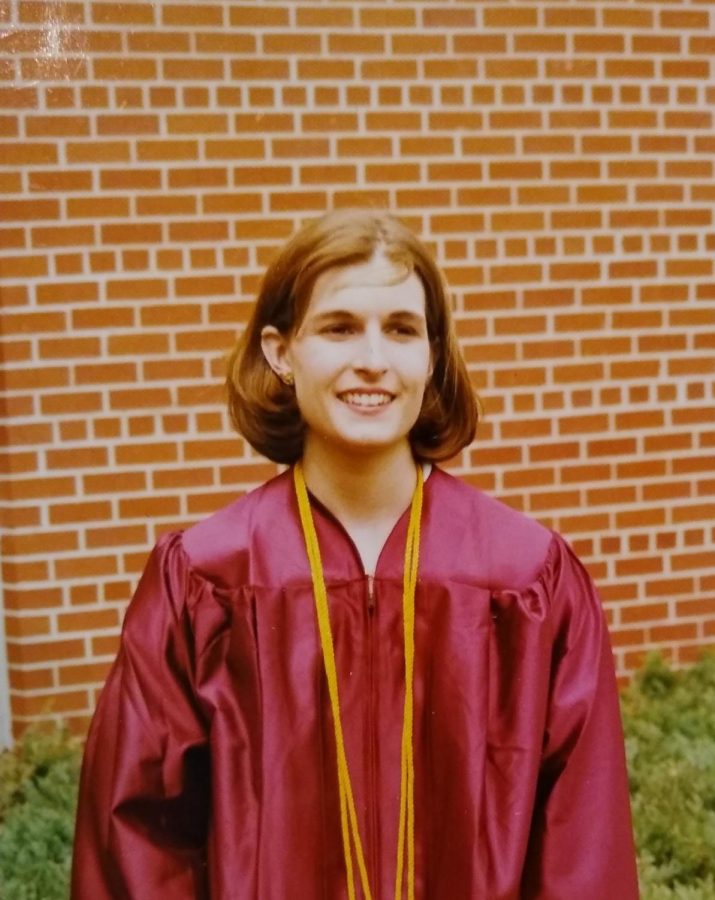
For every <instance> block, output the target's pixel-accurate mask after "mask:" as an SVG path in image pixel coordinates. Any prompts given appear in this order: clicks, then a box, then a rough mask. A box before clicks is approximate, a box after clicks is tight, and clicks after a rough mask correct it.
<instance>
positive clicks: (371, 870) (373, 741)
mask: <svg viewBox="0 0 715 900" xmlns="http://www.w3.org/2000/svg"><path fill="white" fill-rule="evenodd" d="M376 627H377V623H376V622H375V577H374V575H369V574H368V575H367V639H368V796H367V804H368V806H367V810H368V817H367V818H368V828H369V833H368V847H369V848H370V849H369V854H370V863H369V867H368V877H369V880H370V885H371V887H372V895H373V900H379V898H380V873H379V865H378V803H377V790H378V788H377V723H376V712H375V707H376V696H375V695H376V691H377V678H376V675H375V629H376Z"/></svg>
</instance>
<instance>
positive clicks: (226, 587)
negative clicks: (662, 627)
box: [72, 469, 638, 900]
mask: <svg viewBox="0 0 715 900" xmlns="http://www.w3.org/2000/svg"><path fill="white" fill-rule="evenodd" d="M311 503H312V506H313V516H314V519H315V525H316V529H317V533H318V539H319V542H320V547H321V552H322V557H323V566H324V571H325V580H326V585H327V589H328V595H329V609H330V619H331V626H332V633H333V640H334V644H335V655H336V662H337V670H338V679H339V689H340V698H341V707H342V716H343V729H344V734H345V743H346V752H347V756H348V763H349V767H350V774H351V778H352V784H353V790H354V793H355V803H356V807H357V814H358V818H359V825H360V833H361V836H362V842H363V847H364V850H365V855H366V863H367V867H368V872H369V877H370V884H371V888H372V892H373V897H374V898H375V900H392V898H393V893H394V878H395V858H396V846H397V825H398V812H399V809H398V807H399V796H400V740H401V729H402V712H403V702H404V644H403V631H402V570H403V560H404V547H405V538H406V531H407V524H408V518H409V511H406V512H405V514H404V515H403V516H402V517H401V518H400V520H399V521H398V522H397V523H396V525H395V527H394V529H393V531H392V533H391V535H390V536H389V538H388V540H387V542H386V544H385V546H384V548H383V550H382V552H381V555H380V558H379V560H378V563H377V567H376V571H375V573H374V577H373V576H367V575H366V574H365V572H364V571H363V569H362V565H361V562H360V558H359V555H358V553H357V551H356V548H355V546H354V544H353V543H352V541H351V540H350V538H349V536H348V535H347V533H346V532H345V530H344V529H343V528H342V526H341V525H340V523H339V522H338V521H337V520H336V519H335V518H334V517H332V516H331V514H330V513H329V512H328V511H327V510H326V509H325V508H323V507H322V506H321V505H320V504H319V503H318V502H317V501H316V500H315V499H311ZM415 604H416V621H415V679H414V760H415V820H416V835H415V843H416V865H415V871H416V895H417V897H418V898H428V900H475V898H483V900H517V898H539V900H573V898H574V897H578V898H579V900H603V898H604V897H609V896H610V897H617V898H618V900H631V898H637V897H638V889H637V882H636V874H635V862H634V860H635V854H634V849H633V841H632V832H631V821H630V810H629V800H628V785H627V778H626V770H625V763H624V749H623V739H622V732H621V723H620V718H619V709H618V702H617V693H616V683H615V676H614V670H613V661H612V656H611V651H610V647H609V641H608V636H607V631H606V627H605V624H604V619H603V614H602V610H601V607H600V603H599V600H598V597H597V595H596V593H595V590H594V587H593V585H592V583H591V580H590V579H589V577H588V575H587V573H586V572H585V570H584V569H583V567H582V566H581V564H580V563H579V561H578V560H577V559H576V558H575V556H574V555H573V553H572V551H571V550H570V549H569V547H568V545H567V544H566V543H565V541H564V540H563V539H562V538H561V537H559V536H558V535H557V534H555V533H552V532H550V531H549V530H547V529H546V528H544V527H542V526H541V525H539V524H537V523H535V522H534V521H532V520H530V519H528V518H526V517H525V516H523V515H521V514H520V513H518V512H515V511H514V510H512V509H510V508H508V507H507V506H505V505H503V504H501V503H499V502H497V501H496V500H493V499H491V498H489V497H487V496H486V495H484V494H483V493H481V492H479V491H477V490H475V489H473V488H471V487H469V486H467V485H466V484H464V483H462V482H460V481H458V480H457V479H455V478H453V477H451V476H450V475H448V474H447V473H445V472H443V471H441V470H440V469H433V470H432V473H431V474H430V476H429V477H428V478H427V480H426V482H425V492H424V506H423V519H422V539H421V551H420V566H419V580H418V585H417V590H416V600H415ZM357 891H358V896H359V897H361V896H362V895H361V892H360V888H359V885H358V886H357ZM72 897H73V898H74V900H104V898H116V900H119V898H122V900H124V898H131V900H159V898H161V900H167V898H171V900H185V898H186V900H188V898H206V897H210V898H214V900H229V898H230V900H287V898H290V900H344V898H346V897H347V887H346V878H345V864H344V859H343V848H342V838H341V830H340V813H339V795H338V778H337V772H336V755H335V745H334V734H333V725H332V719H331V711H330V702H329V697H328V691H327V684H326V681H325V675H324V668H323V659H322V655H321V649H320V642H319V635H318V629H317V623H316V616H315V609H314V601H313V594H312V584H311V578H310V571H309V566H308V561H307V558H306V551H305V545H304V541H303V535H302V532H301V528H300V521H299V518H298V510H297V503H296V499H295V495H294V490H293V482H292V476H291V473H290V472H286V473H284V474H282V475H279V476H278V477H277V478H275V479H273V480H271V481H270V482H268V483H267V484H265V485H264V486H262V487H261V488H259V489H257V490H255V491H253V492H251V493H250V494H248V495H247V496H245V497H243V498H241V499H239V500H237V501H236V502H234V503H233V504H231V505H229V506H228V507H226V508H225V509H223V510H221V511H220V512H218V513H216V514H215V515H212V516H211V517H209V518H208V519H206V520H204V521H202V522H201V523H199V524H198V525H196V526H194V527H192V528H189V529H188V530H187V531H185V532H183V533H171V534H167V535H165V536H164V537H162V538H161V539H160V540H159V542H158V543H157V545H156V547H155V548H154V550H153V552H152V554H151V556H150V558H149V562H148V564H147V567H146V570H145V571H144V574H143V576H142V578H141V581H140V583H139V586H138V588H137V591H136V594H135V596H134V598H133V600H132V602H131V604H130V606H129V609H128V612H127V615H126V618H125V622H124V628H123V634H122V641H121V648H120V651H119V654H118V657H117V660H116V662H115V664H114V667H113V668H112V670H111V673H110V675H109V678H108V680H107V683H106V686H105V688H104V690H103V692H102V695H101V697H100V700H99V704H98V707H97V710H96V713H95V716H94V719H93V722H92V726H91V729H90V733H89V737H88V741H87V745H86V751H85V758H84V766H83V773H82V780H81V788H80V796H79V807H78V815H77V831H76V842H75V856H74V865H73V882H72Z"/></svg>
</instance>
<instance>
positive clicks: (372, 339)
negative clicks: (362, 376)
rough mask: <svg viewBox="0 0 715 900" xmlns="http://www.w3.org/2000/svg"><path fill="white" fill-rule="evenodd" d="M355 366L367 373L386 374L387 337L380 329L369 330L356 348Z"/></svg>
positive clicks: (366, 330)
mask: <svg viewBox="0 0 715 900" xmlns="http://www.w3.org/2000/svg"><path fill="white" fill-rule="evenodd" d="M354 366H355V368H356V369H359V370H364V371H367V372H384V371H385V370H386V369H387V355H386V347H385V337H384V335H383V334H382V330H381V329H380V328H367V329H365V332H364V333H363V334H362V336H361V339H360V342H359V344H358V346H357V348H356V353H355V359H354Z"/></svg>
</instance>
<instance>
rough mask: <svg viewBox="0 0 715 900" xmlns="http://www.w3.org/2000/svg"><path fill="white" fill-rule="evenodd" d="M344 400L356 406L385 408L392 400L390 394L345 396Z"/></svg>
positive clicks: (354, 394)
mask: <svg viewBox="0 0 715 900" xmlns="http://www.w3.org/2000/svg"><path fill="white" fill-rule="evenodd" d="M342 398H343V400H345V401H346V402H347V403H352V404H354V405H355V406H385V405H386V404H387V403H389V402H390V400H391V399H392V398H391V397H390V395H389V394H358V393H350V394H343V395H342Z"/></svg>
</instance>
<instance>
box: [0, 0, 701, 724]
mask: <svg viewBox="0 0 715 900" xmlns="http://www.w3.org/2000/svg"><path fill="white" fill-rule="evenodd" d="M714 26H715V4H713V3H712V2H697V0H693V2H684V0H683V2H657V0H653V2H647V0H646V2H639V3H632V2H625V0H623V2H618V0H602V2H582V0H579V2H558V3H557V2H550V0H543V2H533V0H532V2H529V0H525V2H520V3H511V2H509V3H507V2H476V0H466V2H460V0H454V2H446V0H445V2H436V0H433V2H420V0H396V2H387V0H384V2H372V0H363V2H348V0H331V2H322V3H321V2H283V0H275V2H265V3H264V2H211V0H206V2H203V0H202V2H179V3H176V2H175V3H168V2H155V3H145V2H128V3H113V2H90V0H86V2H0V47H1V48H2V58H1V59H0V105H1V106H2V110H1V111H0V131H1V132H2V134H3V136H4V140H3V143H2V148H1V150H0V153H1V159H0V162H1V163H2V167H1V168H0V190H1V191H2V199H1V200H0V220H1V224H0V245H1V246H2V259H1V266H2V288H1V296H2V304H3V321H2V343H1V345H0V353H1V355H2V360H3V363H2V368H3V372H2V379H3V384H2V387H3V390H4V395H3V396H4V400H3V404H4V405H3V412H2V415H3V421H2V426H1V427H2V431H1V432H0V444H1V445H2V454H1V460H2V473H3V476H2V477H3V488H2V489H3V508H4V522H5V524H4V534H3V545H2V581H3V586H4V587H3V590H4V605H5V628H6V636H7V653H8V662H9V677H10V685H11V698H12V710H13V715H14V719H15V724H16V730H19V729H21V728H22V727H23V726H24V725H25V724H26V723H28V722H30V721H32V720H35V719H37V718H41V717H46V716H55V717H59V716H63V717H65V718H67V719H69V720H70V722H71V723H72V725H73V727H74V728H75V729H77V730H78V731H81V730H82V729H83V728H84V727H85V725H86V721H87V717H88V715H89V714H90V712H91V710H92V708H93V705H94V702H95V699H96V696H97V692H98V690H99V688H100V686H101V683H102V680H103V678H104V676H105V674H106V671H107V668H108V665H109V663H110V661H111V659H112V657H113V654H114V653H115V651H116V648H117V636H118V630H119V626H120V622H121V619H122V615H123V613H124V610H125V608H126V603H127V600H128V598H129V596H130V594H131V591H132V588H133V585H134V584H135V582H136V579H137V577H138V574H139V572H140V571H141V568H142V566H143V563H144V560H145V558H146V554H147V550H148V548H149V546H150V545H151V544H152V542H153V541H154V540H155V538H156V537H157V535H158V534H159V533H161V532H163V531H165V530H167V529H169V528H174V527H177V526H184V525H186V524H188V523H190V522H192V521H194V520H195V519H197V518H198V517H200V516H203V515H205V514H207V513H208V512H210V511H211V510H213V509H215V508H217V507H219V506H220V505H222V504H224V503H225V502H227V501H228V500H229V499H231V498H232V497H234V496H235V495H236V493H240V492H242V491H245V490H246V489H248V488H249V487H251V486H252V485H254V484H256V483H258V482H260V481H261V480H263V479H265V478H266V477H268V476H270V475H271V474H272V473H273V472H274V471H275V468H274V467H273V466H272V465H270V464H268V463H266V462H265V461H264V460H262V459H260V458H259V457H257V456H256V455H255V454H254V453H253V452H252V451H251V450H250V449H249V448H247V447H246V446H245V445H244V444H243V443H242V442H241V441H240V440H239V439H237V438H236V437H235V436H233V435H232V434H231V432H230V430H229V428H228V425H227V419H226V416H225V414H224V412H223V410H222V391H221V387H220V382H221V377H222V372H223V363H222V359H223V354H224V353H225V351H226V350H227V348H228V347H229V346H230V345H231V343H232V340H233V338H234V335H235V333H236V330H237V328H239V327H240V324H241V322H242V321H244V320H245V317H246V315H247V313H248V310H249V309H250V306H251V302H252V297H253V295H254V291H255V288H256V284H257V280H258V278H259V276H260V273H261V271H262V269H263V267H264V266H265V264H266V262H267V261H268V260H269V259H270V257H271V256H272V254H273V253H274V252H275V250H276V248H277V247H278V246H279V245H280V244H281V242H282V241H283V240H284V239H285V238H286V237H287V236H288V235H289V234H290V233H291V232H292V231H293V230H294V228H295V227H296V225H297V224H298V223H299V222H300V221H302V220H303V219H304V218H305V217H308V216H313V215H315V214H318V213H320V212H322V211H323V210H325V209H326V208H328V207H331V206H333V205H346V204H353V205H354V204H373V205H380V206H387V207H391V208H394V209H396V210H398V211H399V212H400V213H401V214H402V215H403V216H404V217H405V218H406V219H407V220H408V221H409V222H410V223H411V224H412V225H413V226H414V227H415V228H416V229H417V230H418V231H420V232H421V233H422V234H423V235H424V236H425V237H426V239H427V240H428V241H429V243H430V244H431V245H432V246H433V247H434V249H435V251H436V253H437V256H438V258H439V260H440V262H441V264H442V265H443V267H444V269H445V271H446V273H447V276H448V279H449V281H450V283H451V285H452V287H453V291H454V301H455V306H456V309H457V318H458V326H459V331H460V334H461V337H462V341H463V346H464V350H465V353H466V356H467V359H468V361H469V364H470V368H471V371H472V372H473V375H474V382H475V384H476V385H477V386H478V388H479V390H480V391H481V394H482V396H483V398H484V401H485V406H486V410H487V416H486V419H485V422H484V425H483V427H482V429H481V434H480V438H479V440H478V441H477V442H476V443H475V445H474V446H473V447H472V448H470V449H469V450H468V451H465V452H464V454H463V455H462V456H461V457H460V458H459V459H457V460H454V461H453V464H452V466H451V468H452V469H453V470H454V471H456V472H459V473H462V474H463V475H464V476H465V477H466V478H467V479H468V480H469V481H472V482H474V483H475V484H478V485H480V486H482V487H484V488H486V489H488V490H489V491H491V492H494V493H495V494H496V495H498V496H500V497H502V498H504V499H505V500H506V501H507V502H508V503H510V504H512V505H514V506H516V507H519V508H522V509H524V510H525V511H527V512H528V513H529V514H531V515H533V516H536V517H538V518H540V519H542V520H543V521H544V522H546V523H547V524H549V525H551V526H554V527H556V528H558V529H560V530H562V531H563V533H564V534H566V535H567V536H568V537H569V538H570V539H571V540H572V542H573V543H574V545H575V546H576V549H577V550H578V552H579V553H580V554H581V555H582V557H583V559H584V560H585V562H586V563H587V565H588V566H589V568H590V570H591V571H592V573H593V574H594V576H595V577H596V578H597V580H598V582H599V584H600V586H601V588H602V592H603V596H604V599H605V601H606V606H607V610H608V614H609V617H610V620H611V623H612V626H613V629H614V642H615V646H616V654H617V660H618V664H619V669H620V672H621V673H622V674H623V675H624V676H625V675H627V673H629V672H630V671H632V670H633V668H634V667H635V666H636V665H637V664H638V663H639V661H640V660H641V658H642V656H643V653H644V652H645V651H646V650H647V649H648V648H653V647H659V646H662V647H665V648H667V652H668V654H669V655H670V656H671V657H672V658H673V659H674V660H675V661H676V662H683V661H687V660H689V659H691V658H692V657H693V656H694V654H696V653H697V652H698V649H699V648H701V647H704V646H707V645H713V644H715V554H714V553H713V549H712V548H713V537H714V535H713V518H714V514H715V496H714V493H715V416H714V415H713V414H714V412H715V378H714V375H715V361H714V360H715V355H714V352H713V351H714V350H715V282H714V280H713V255H714V252H715V227H714V224H713V201H714V200H715V177H714V172H713V160H714V151H715V138H714V137H713V111H712V110H713V104H714V102H715V82H714V81H713V54H714V53H715V27H714Z"/></svg>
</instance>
